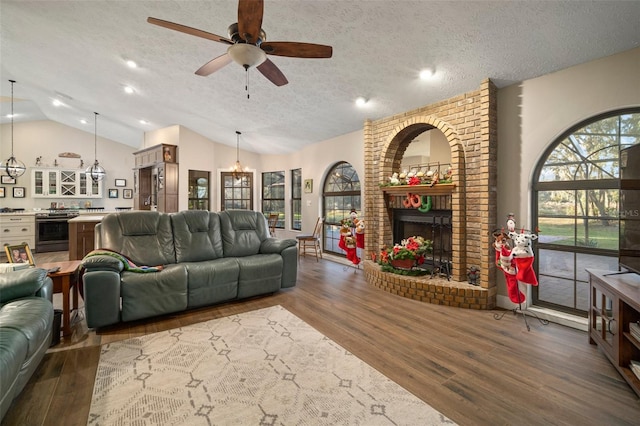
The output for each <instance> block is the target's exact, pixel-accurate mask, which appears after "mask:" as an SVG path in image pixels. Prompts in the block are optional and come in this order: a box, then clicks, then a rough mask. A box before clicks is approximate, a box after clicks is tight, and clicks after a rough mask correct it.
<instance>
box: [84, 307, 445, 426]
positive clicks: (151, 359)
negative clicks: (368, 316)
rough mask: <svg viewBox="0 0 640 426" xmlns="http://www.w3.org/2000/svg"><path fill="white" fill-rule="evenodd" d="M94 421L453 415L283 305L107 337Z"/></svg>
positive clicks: (354, 420)
mask: <svg viewBox="0 0 640 426" xmlns="http://www.w3.org/2000/svg"><path fill="white" fill-rule="evenodd" d="M88 424H90V425H338V424H341V425H367V426H368V425H441V424H454V423H453V422H452V421H450V420H449V419H448V418H446V417H445V416H443V415H442V414H441V413H439V412H438V411H436V410H434V409H433V408H431V407H430V406H429V405H427V404H425V403H424V402H422V401H421V400H420V399H418V398H416V397H415V396H414V395H412V394H411V393H409V392H408V391H406V390H405V389H403V388H402V387H400V386H399V385H397V384H396V383H394V382H392V381H391V380H389V379H387V378H386V377H385V376H383V375H382V374H380V373H379V372H378V371H376V370H374V369H373V368H371V367H369V366H368V365H367V364H365V363H364V362H362V361H361V360H360V359H358V358H357V357H355V356H354V355H352V354H351V353H349V352H348V351H346V350H345V349H344V348H342V347H340V346H339V345H337V344H336V343H335V342H333V341H331V340H330V339H328V338H327V337H325V336H323V335H322V334H321V333H319V332H318V331H317V330H315V329H314V328H312V327H311V326H309V325H308V324H306V323H305V322H304V321H302V320H301V319H299V318H298V317H296V316H295V315H293V314H292V313H290V312H289V311H287V310H286V309H284V308H282V307H281V306H274V307H271V308H266V309H260V310H257V311H253V312H248V313H244V314H240V315H234V316H230V317H226V318H220V319H215V320H211V321H207V322H203V323H200V324H195V325H191V326H187V327H183V328H179V329H175V330H169V331H165V332H160V333H155V334H151V335H147V336H144V337H139V338H133V339H129V340H125V341H122V342H117V343H111V344H108V345H104V346H103V347H102V352H101V354H100V363H99V365H98V371H97V375H96V381H95V385H94V389H93V398H92V401H91V411H90V413H89V419H88Z"/></svg>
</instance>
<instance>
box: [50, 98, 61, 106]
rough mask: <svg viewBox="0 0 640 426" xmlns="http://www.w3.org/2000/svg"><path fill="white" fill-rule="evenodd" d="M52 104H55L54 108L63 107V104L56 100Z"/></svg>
mask: <svg viewBox="0 0 640 426" xmlns="http://www.w3.org/2000/svg"><path fill="white" fill-rule="evenodd" d="M52 103H53V106H56V107H59V106H62V105H63V103H62V102H60V101H59V100H58V99H54V100H53V102H52Z"/></svg>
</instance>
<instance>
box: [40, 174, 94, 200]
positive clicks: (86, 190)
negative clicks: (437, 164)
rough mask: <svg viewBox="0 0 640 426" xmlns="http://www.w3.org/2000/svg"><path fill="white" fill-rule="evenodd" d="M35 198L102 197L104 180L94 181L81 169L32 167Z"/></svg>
mask: <svg viewBox="0 0 640 426" xmlns="http://www.w3.org/2000/svg"><path fill="white" fill-rule="evenodd" d="M31 196H32V197H35V198H102V181H99V182H94V181H93V180H92V179H91V177H90V176H88V175H87V174H86V173H85V171H84V170H81V169H32V170H31Z"/></svg>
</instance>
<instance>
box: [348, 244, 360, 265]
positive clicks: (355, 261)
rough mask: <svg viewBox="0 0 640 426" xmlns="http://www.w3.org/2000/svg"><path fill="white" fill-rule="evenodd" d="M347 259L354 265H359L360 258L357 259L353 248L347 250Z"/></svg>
mask: <svg viewBox="0 0 640 426" xmlns="http://www.w3.org/2000/svg"><path fill="white" fill-rule="evenodd" d="M347 259H349V260H350V261H351V263H353V264H354V265H357V264H358V263H360V258H359V257H358V255H357V253H356V249H355V248H347Z"/></svg>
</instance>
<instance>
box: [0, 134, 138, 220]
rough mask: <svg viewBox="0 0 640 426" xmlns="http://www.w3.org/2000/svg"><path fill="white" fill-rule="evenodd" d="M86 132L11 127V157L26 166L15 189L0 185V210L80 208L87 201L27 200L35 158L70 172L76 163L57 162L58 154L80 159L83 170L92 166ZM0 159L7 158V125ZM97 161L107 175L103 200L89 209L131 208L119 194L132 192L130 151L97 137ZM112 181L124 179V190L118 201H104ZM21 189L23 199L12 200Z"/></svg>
mask: <svg viewBox="0 0 640 426" xmlns="http://www.w3.org/2000/svg"><path fill="white" fill-rule="evenodd" d="M88 127H90V129H87V131H86V132H84V131H82V130H78V129H75V128H72V127H68V126H65V125H63V124H59V123H56V122H54V121H31V122H26V123H14V132H13V140H14V142H13V143H14V149H13V151H14V155H15V157H16V158H17V159H18V160H20V161H22V162H23V163H24V164H25V165H26V166H27V171H26V173H25V174H24V175H22V176H21V177H19V178H18V179H17V183H16V185H0V186H4V187H5V194H6V196H5V198H0V207H10V208H25V209H32V208H34V207H36V208H49V206H50V205H51V202H52V201H56V202H61V201H64V202H65V206H66V207H70V204H71V203H78V205H79V206H80V207H82V206H83V205H84V201H86V200H89V199H81V198H75V199H69V198H32V197H31V169H32V168H33V167H35V162H36V157H39V156H42V163H43V166H47V165H49V166H52V167H53V164H54V161H55V160H57V161H58V164H59V165H60V167H69V168H73V169H79V168H80V160H79V159H77V158H60V157H58V154H60V153H62V152H74V153H76V154H80V155H81V156H82V160H83V161H84V167H83V168H86V167H88V166H90V165H91V164H93V161H94V159H95V156H94V152H95V150H94V133H93V126H92V125H89V126H88ZM0 135H1V143H0V157H1V159H2V161H3V162H4V161H5V160H6V159H7V158H9V156H10V155H11V125H10V124H3V125H2V126H1V133H0ZM97 148H98V149H97V157H98V161H99V162H100V165H101V166H102V167H104V169H105V171H106V173H107V175H106V178H105V180H104V182H103V188H104V189H103V198H102V199H97V198H91V199H90V200H91V202H92V205H93V206H95V207H104V208H105V209H107V210H113V209H115V207H132V206H133V200H132V199H127V200H125V199H123V198H122V190H123V189H126V188H129V189H133V171H132V169H133V165H134V161H133V155H132V154H133V152H134V151H136V150H135V149H134V148H132V147H130V146H128V145H123V144H121V143H118V142H114V141H112V140H109V139H105V138H101V137H98V144H97ZM115 179H126V180H127V186H126V187H125V188H121V187H120V188H118V198H113V199H110V198H108V190H109V188H115V182H114V181H115ZM14 186H23V187H25V188H26V198H13V196H12V195H13V191H12V187H14Z"/></svg>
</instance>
